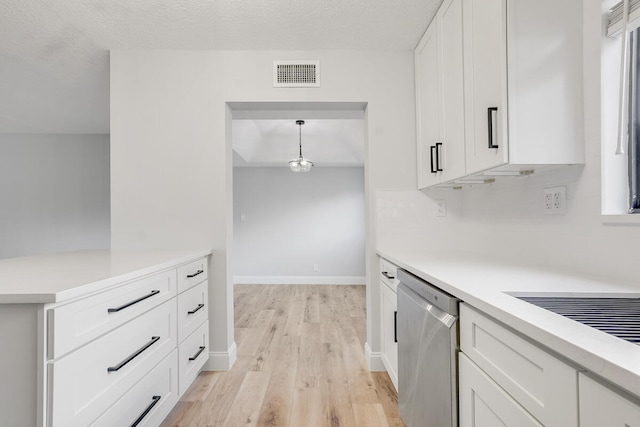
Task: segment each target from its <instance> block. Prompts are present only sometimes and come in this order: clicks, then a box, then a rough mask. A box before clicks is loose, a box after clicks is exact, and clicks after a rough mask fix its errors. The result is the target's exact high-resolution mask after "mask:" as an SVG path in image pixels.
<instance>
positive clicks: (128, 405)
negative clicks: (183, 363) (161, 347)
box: [91, 350, 178, 427]
mask: <svg viewBox="0 0 640 427" xmlns="http://www.w3.org/2000/svg"><path fill="white" fill-rule="evenodd" d="M177 385H178V351H177V350H173V352H172V353H171V354H170V355H169V356H167V357H166V358H165V359H164V360H163V361H162V362H160V364H159V365H158V366H156V367H155V368H154V369H153V370H152V371H151V372H149V373H148V374H147V375H146V376H145V377H144V378H143V379H142V380H140V382H138V383H137V384H136V385H134V386H133V388H132V389H131V390H129V391H128V392H127V393H126V394H125V395H124V396H122V397H121V398H120V399H119V400H118V401H117V402H116V403H115V404H114V405H113V406H112V407H110V408H109V409H108V410H107V412H105V413H104V414H103V415H102V416H100V418H98V419H97V420H96V421H95V422H94V423H93V424H91V427H112V426H130V425H132V424H134V422H135V421H137V420H138V419H140V422H139V423H138V427H142V426H158V425H160V423H161V422H162V421H163V420H164V419H165V417H166V416H167V415H168V414H169V412H170V411H171V409H172V408H173V406H174V405H175V404H176V402H177V401H178V390H177ZM145 412H146V413H145ZM143 415H144V416H143Z"/></svg>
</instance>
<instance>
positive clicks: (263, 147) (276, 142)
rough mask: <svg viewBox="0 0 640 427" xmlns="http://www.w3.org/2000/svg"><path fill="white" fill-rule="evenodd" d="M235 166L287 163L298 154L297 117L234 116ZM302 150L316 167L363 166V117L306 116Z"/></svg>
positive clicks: (279, 165)
mask: <svg viewBox="0 0 640 427" xmlns="http://www.w3.org/2000/svg"><path fill="white" fill-rule="evenodd" d="M232 125H233V127H232V135H233V151H234V158H233V162H234V166H239V167H247V166H251V167H255V166H267V167H287V163H288V162H289V160H291V159H294V158H296V157H298V150H299V148H298V142H299V139H300V134H299V128H298V125H297V124H296V122H295V120H233V123H232ZM302 154H303V155H304V157H305V158H308V159H310V160H311V161H312V162H314V164H315V166H316V167H328V166H332V167H335V166H363V165H364V121H363V120H362V119H360V120H352V119H351V120H343V119H339V120H336V119H332V120H328V119H316V120H305V124H304V125H302Z"/></svg>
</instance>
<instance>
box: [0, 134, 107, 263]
mask: <svg viewBox="0 0 640 427" xmlns="http://www.w3.org/2000/svg"><path fill="white" fill-rule="evenodd" d="M0 236H1V237H0V258H10V257H18V256H28V255H39V254H44V253H53V252H65V251H73V250H79V249H108V248H109V244H110V222H109V135H46V134H0Z"/></svg>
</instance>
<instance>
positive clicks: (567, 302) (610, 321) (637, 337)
mask: <svg viewBox="0 0 640 427" xmlns="http://www.w3.org/2000/svg"><path fill="white" fill-rule="evenodd" d="M514 296H515V295H514ZM515 297H516V298H518V299H520V300H522V301H526V302H528V303H530V304H533V305H536V306H538V307H541V308H544V309H545V310H549V311H552V312H554V313H556V314H560V315H562V316H564V317H568V318H569V319H572V320H575V321H576V322H580V323H582V324H585V325H587V326H591V327H592V328H595V329H598V330H600V331H602V332H606V333H607V334H610V335H613V336H616V337H618V338H621V339H623V340H626V341H629V342H632V343H634V344H637V345H640V298H637V297H632V298H629V297H624V298H618V297H611V298H610V297H607V298H603V297H582V296H580V297H570V296H515Z"/></svg>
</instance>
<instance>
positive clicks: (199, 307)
mask: <svg viewBox="0 0 640 427" xmlns="http://www.w3.org/2000/svg"><path fill="white" fill-rule="evenodd" d="M201 308H204V304H198V306H197V307H196V308H194V309H193V310H191V311H187V314H195V313H196V312H197V311H198V310H200V309H201Z"/></svg>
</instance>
